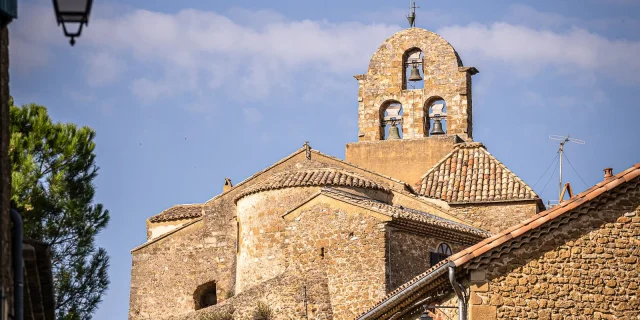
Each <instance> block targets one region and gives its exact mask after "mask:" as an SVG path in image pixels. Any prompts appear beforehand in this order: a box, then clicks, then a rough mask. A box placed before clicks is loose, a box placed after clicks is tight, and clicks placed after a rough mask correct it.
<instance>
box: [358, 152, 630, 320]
mask: <svg viewBox="0 0 640 320" xmlns="http://www.w3.org/2000/svg"><path fill="white" fill-rule="evenodd" d="M639 177H640V162H639V163H636V164H635V165H634V166H633V167H631V168H629V169H627V170H625V171H623V172H620V173H618V174H617V175H615V176H613V177H612V178H610V179H607V180H605V181H602V182H600V183H598V184H596V185H595V186H593V187H591V188H589V189H587V190H585V191H583V192H581V193H580V194H578V195H576V196H575V197H573V198H571V199H570V200H567V201H565V202H563V203H561V204H559V205H557V206H555V207H553V208H551V209H549V210H546V211H543V212H540V213H539V214H537V215H536V216H535V217H532V218H530V219H528V220H525V221H524V222H522V223H520V224H518V225H515V226H513V227H510V228H508V229H506V230H504V231H502V232H500V233H498V234H496V235H494V236H492V237H490V238H487V239H485V240H483V241H480V242H479V243H477V244H475V245H473V246H471V247H469V248H467V249H465V250H462V251H460V252H458V253H455V254H453V255H452V256H450V257H448V258H447V259H446V260H444V261H442V262H441V263H442V264H444V263H450V264H453V265H455V266H456V267H461V266H463V265H465V264H468V263H469V262H470V261H472V260H473V259H474V258H478V257H480V256H482V255H484V254H487V253H488V252H490V251H491V250H492V249H494V248H495V249H496V250H499V248H501V246H502V245H504V244H505V243H506V242H508V241H514V242H515V244H514V245H517V246H519V245H518V243H519V242H521V240H522V239H523V238H524V236H523V235H525V234H527V233H529V232H532V231H535V230H536V229H541V226H543V225H547V224H548V223H549V222H553V221H554V220H559V219H560V218H562V217H563V216H566V215H568V214H569V213H571V212H573V211H575V209H577V208H579V207H583V206H586V205H589V204H590V203H591V202H594V201H596V200H599V199H598V198H599V197H600V196H601V195H602V194H603V193H605V192H607V191H610V190H613V189H614V188H620V187H621V186H622V185H624V184H626V183H629V182H631V181H632V180H635V182H636V183H640V181H639V180H640V179H639ZM618 190H619V189H618ZM435 270H436V269H434V268H431V269H429V270H427V271H426V272H425V273H422V274H420V275H418V276H416V277H415V278H413V279H411V280H410V281H409V282H407V283H405V284H403V285H402V286H401V288H402V287H405V288H406V287H408V286H410V284H411V283H416V282H418V281H420V280H421V279H426V278H430V280H429V281H433V279H434V278H433V277H434V274H433V273H434V272H435ZM428 283H429V282H424V285H426V284H428ZM399 289H400V288H399ZM416 290H417V289H416ZM398 292H399V290H398V289H396V290H394V291H393V292H391V293H390V294H389V295H387V296H386V297H385V298H383V299H382V300H380V301H378V302H377V303H376V304H375V305H374V306H373V307H372V308H371V309H369V310H368V311H367V312H365V313H363V314H362V315H360V316H358V318H357V319H361V320H364V319H369V317H363V316H364V315H365V314H366V313H369V312H371V311H372V310H374V309H376V308H378V307H379V306H381V305H382V304H384V303H385V302H387V301H390V299H391V298H392V297H393V296H395V295H397V294H398Z"/></svg>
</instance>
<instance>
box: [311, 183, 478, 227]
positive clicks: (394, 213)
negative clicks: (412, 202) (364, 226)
mask: <svg viewBox="0 0 640 320" xmlns="http://www.w3.org/2000/svg"><path fill="white" fill-rule="evenodd" d="M323 192H324V193H329V194H334V195H337V196H343V197H347V198H357V199H358V200H362V201H368V202H371V205H367V208H370V209H374V210H376V211H378V212H380V213H382V214H384V215H388V216H390V217H392V218H407V219H410V220H414V221H418V222H425V221H421V220H420V219H417V217H415V215H417V216H421V217H423V218H426V219H430V220H432V222H438V221H439V222H441V223H444V224H446V226H444V227H447V228H448V229H450V230H455V231H458V232H464V233H467V234H472V235H474V236H477V237H488V236H489V235H490V234H489V233H488V232H486V231H484V230H482V229H478V228H475V227H472V226H467V225H465V224H463V223H459V222H456V221H452V220H449V219H447V218H443V217H440V216H437V215H435V214H432V213H429V212H425V211H421V210H417V209H412V208H406V207H404V206H398V205H393V204H389V203H385V202H383V201H380V200H376V199H373V198H369V197H363V196H360V195H354V194H351V193H349V192H343V191H341V190H335V189H333V188H323V189H321V190H320V193H323ZM343 200H344V201H347V202H351V201H349V200H345V199H343ZM351 203H352V204H354V205H358V206H365V205H366V204H360V203H353V202H351ZM373 205H376V206H378V207H375V206H373ZM382 207H386V208H388V209H389V211H390V212H385V211H380V210H383V209H382ZM399 212H403V213H405V214H407V215H408V216H404V217H403V216H400V215H399V214H398V213H399ZM412 218H413V219H412ZM432 224H433V223H432Z"/></svg>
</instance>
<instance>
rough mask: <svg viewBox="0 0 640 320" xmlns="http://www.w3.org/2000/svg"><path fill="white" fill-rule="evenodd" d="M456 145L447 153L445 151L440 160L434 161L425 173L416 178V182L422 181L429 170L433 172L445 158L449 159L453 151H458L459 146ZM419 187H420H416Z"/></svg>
mask: <svg viewBox="0 0 640 320" xmlns="http://www.w3.org/2000/svg"><path fill="white" fill-rule="evenodd" d="M455 146H456V145H454V147H453V150H451V151H450V152H449V153H447V154H446V155H445V156H444V157H442V159H440V161H438V162H436V164H434V165H433V166H431V169H429V171H427V173H425V174H423V175H422V176H421V177H420V180H418V181H417V182H416V184H418V183H420V182H422V179H424V178H425V177H426V176H428V175H429V174H430V173H431V172H433V170H435V169H436V168H438V167H440V164H442V163H443V162H446V161H447V159H449V157H451V156H452V155H453V153H454V152H458V150H459V149H460V148H459V147H458V148H456V147H455ZM418 189H420V188H418Z"/></svg>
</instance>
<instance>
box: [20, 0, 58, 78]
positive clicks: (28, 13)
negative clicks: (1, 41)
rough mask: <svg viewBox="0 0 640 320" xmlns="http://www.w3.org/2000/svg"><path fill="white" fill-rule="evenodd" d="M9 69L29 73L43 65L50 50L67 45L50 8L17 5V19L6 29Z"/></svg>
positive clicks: (46, 61) (47, 59) (47, 60)
mask: <svg viewBox="0 0 640 320" xmlns="http://www.w3.org/2000/svg"><path fill="white" fill-rule="evenodd" d="M9 35H10V39H9V50H10V51H9V52H10V55H11V61H10V63H11V68H15V69H16V70H17V71H18V72H20V73H28V72H30V71H31V70H33V69H34V68H38V67H41V66H44V65H46V64H47V63H48V62H49V58H50V56H51V47H53V46H57V45H61V44H66V45H68V42H66V41H65V38H64V35H63V33H62V30H60V29H59V28H58V27H57V23H56V20H55V16H54V12H53V7H52V6H51V5H49V6H43V5H32V4H22V3H21V4H20V11H19V17H18V19H16V20H14V21H13V22H12V23H11V24H10V25H9Z"/></svg>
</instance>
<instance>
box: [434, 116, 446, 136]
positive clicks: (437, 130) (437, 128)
mask: <svg viewBox="0 0 640 320" xmlns="http://www.w3.org/2000/svg"><path fill="white" fill-rule="evenodd" d="M439 134H444V130H442V121H440V119H435V120H433V130H431V135H432V136H435V135H439Z"/></svg>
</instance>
